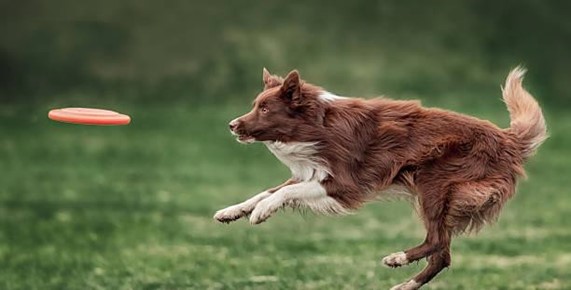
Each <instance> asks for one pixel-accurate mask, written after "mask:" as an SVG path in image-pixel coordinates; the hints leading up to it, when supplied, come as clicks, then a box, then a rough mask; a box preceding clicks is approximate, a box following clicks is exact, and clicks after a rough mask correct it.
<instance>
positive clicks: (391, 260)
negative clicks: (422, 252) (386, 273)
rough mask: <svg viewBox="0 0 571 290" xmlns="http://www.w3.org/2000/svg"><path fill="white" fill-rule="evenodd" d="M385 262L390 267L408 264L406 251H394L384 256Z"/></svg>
mask: <svg viewBox="0 0 571 290" xmlns="http://www.w3.org/2000/svg"><path fill="white" fill-rule="evenodd" d="M383 264H385V265H386V266H388V267H392V268H394V267H400V266H404V265H406V264H408V259H407V258H406V253H405V252H397V253H392V254H390V255H388V256H386V257H384V258H383Z"/></svg>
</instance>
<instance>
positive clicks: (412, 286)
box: [391, 280, 422, 290]
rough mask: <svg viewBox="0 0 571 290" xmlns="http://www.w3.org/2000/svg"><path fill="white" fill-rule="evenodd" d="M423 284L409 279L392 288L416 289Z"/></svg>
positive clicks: (398, 289)
mask: <svg viewBox="0 0 571 290" xmlns="http://www.w3.org/2000/svg"><path fill="white" fill-rule="evenodd" d="M420 286H422V284H420V283H419V282H416V281H414V280H409V281H407V282H404V283H401V284H398V285H395V286H394V287H392V288H391V290H416V289H419V288H420Z"/></svg>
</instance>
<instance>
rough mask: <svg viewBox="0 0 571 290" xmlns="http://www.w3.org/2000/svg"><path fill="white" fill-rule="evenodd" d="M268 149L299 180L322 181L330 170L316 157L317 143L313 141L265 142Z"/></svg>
mask: <svg viewBox="0 0 571 290" xmlns="http://www.w3.org/2000/svg"><path fill="white" fill-rule="evenodd" d="M264 143H265V144H266V146H267V147H268V149H269V150H270V151H271V152H272V153H273V154H274V155H275V156H276V157H277V158H278V159H279V160H280V161H281V162H282V163H283V164H285V165H286V166H287V167H289V169H290V170H291V174H292V176H293V177H294V178H295V179H297V180H299V181H310V180H317V181H322V180H324V179H325V178H327V176H328V175H329V170H328V168H327V167H326V166H324V165H323V164H322V163H321V162H319V160H318V158H317V157H316V153H317V148H316V143H312V142H289V143H282V142H264Z"/></svg>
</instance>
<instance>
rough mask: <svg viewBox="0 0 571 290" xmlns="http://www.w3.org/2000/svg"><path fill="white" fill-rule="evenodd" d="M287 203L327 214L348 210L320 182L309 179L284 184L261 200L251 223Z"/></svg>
mask: <svg viewBox="0 0 571 290" xmlns="http://www.w3.org/2000/svg"><path fill="white" fill-rule="evenodd" d="M286 205H291V206H294V207H297V206H303V207H307V208H309V209H311V210H312V211H314V212H317V213H325V214H335V213H344V212H346V209H345V208H344V207H343V206H342V205H341V204H339V203H338V202H337V201H336V200H335V199H333V198H332V197H330V196H328V195H327V190H326V189H325V188H324V187H323V185H321V183H320V182H318V181H307V182H300V183H296V184H292V185H288V186H284V187H282V188H281V189H279V190H278V191H276V192H275V193H274V194H273V195H271V196H269V197H267V198H266V199H264V200H262V201H260V202H259V203H258V204H257V205H256V207H255V208H254V211H252V214H251V215H250V223H251V224H259V223H261V222H263V221H265V220H267V219H268V218H269V217H270V216H271V215H272V214H273V213H275V212H276V211H277V210H278V209H280V208H282V207H284V206H286Z"/></svg>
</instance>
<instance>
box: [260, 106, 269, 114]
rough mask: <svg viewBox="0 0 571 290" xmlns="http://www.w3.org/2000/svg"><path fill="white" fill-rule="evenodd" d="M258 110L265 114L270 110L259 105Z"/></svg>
mask: <svg viewBox="0 0 571 290" xmlns="http://www.w3.org/2000/svg"><path fill="white" fill-rule="evenodd" d="M260 110H261V111H262V113H264V114H267V113H269V112H270V109H268V107H261V108H260Z"/></svg>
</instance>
